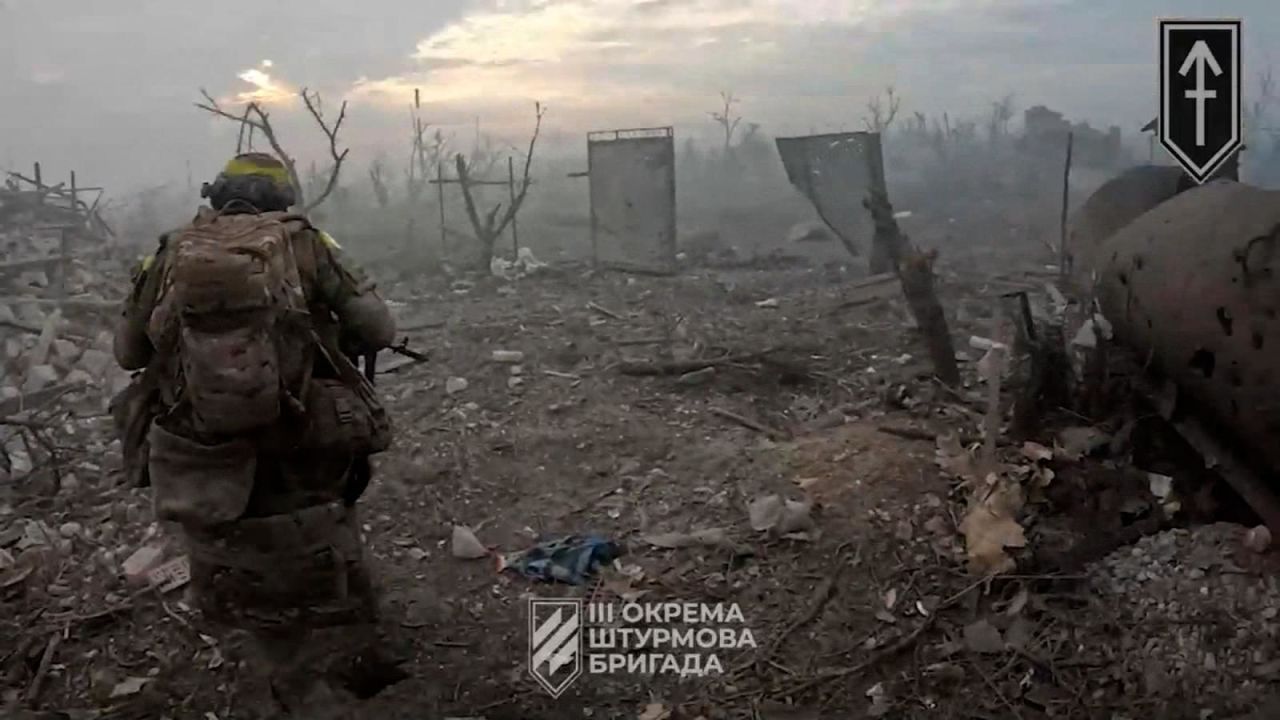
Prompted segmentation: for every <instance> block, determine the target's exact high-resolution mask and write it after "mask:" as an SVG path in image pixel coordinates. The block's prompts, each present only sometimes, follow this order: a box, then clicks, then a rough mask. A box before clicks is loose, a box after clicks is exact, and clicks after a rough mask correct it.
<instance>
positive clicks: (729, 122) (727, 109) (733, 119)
mask: <svg viewBox="0 0 1280 720" xmlns="http://www.w3.org/2000/svg"><path fill="white" fill-rule="evenodd" d="M720 100H721V101H722V102H723V103H724V108H723V109H722V110H719V111H713V112H709V113H707V114H708V115H710V116H711V119H713V120H715V121H716V123H718V124H719V125H720V129H721V130H722V131H723V132H724V152H725V155H728V154H729V152H730V151H731V150H732V149H733V133H734V131H736V130H737V129H738V123H740V122H742V116H741V115H736V116H735V115H733V106H734V104H735V103H737V102H738V98H736V97H734V96H733V91H732V90H725V91H722V92H721V93H720Z"/></svg>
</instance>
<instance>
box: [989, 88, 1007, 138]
mask: <svg viewBox="0 0 1280 720" xmlns="http://www.w3.org/2000/svg"><path fill="white" fill-rule="evenodd" d="M1012 119H1013V96H1012V95H1005V96H1004V97H1003V98H1001V99H1000V100H998V101H996V102H993V103H991V116H990V117H989V118H988V119H987V136H988V138H989V139H990V140H991V142H993V143H994V142H995V141H996V140H998V139H999V138H1003V137H1006V136H1007V135H1008V134H1009V121H1010V120H1012Z"/></svg>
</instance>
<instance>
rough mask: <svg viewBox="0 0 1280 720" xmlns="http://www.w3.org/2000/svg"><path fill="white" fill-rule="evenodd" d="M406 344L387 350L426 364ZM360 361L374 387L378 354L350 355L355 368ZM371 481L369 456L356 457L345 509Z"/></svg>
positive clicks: (403, 340)
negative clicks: (362, 361)
mask: <svg viewBox="0 0 1280 720" xmlns="http://www.w3.org/2000/svg"><path fill="white" fill-rule="evenodd" d="M408 343H409V339H408V338H404V339H402V340H401V341H400V344H399V345H392V346H390V347H388V348H387V350H390V351H391V352H393V353H395V354H397V355H403V356H405V357H408V358H413V359H414V360H417V361H418V362H426V361H427V355H426V354H425V353H420V352H418V351H417V350H410V349H409V347H408ZM361 359H363V360H364V363H363V365H364V366H363V367H362V368H361V369H362V370H363V372H364V377H365V379H366V380H368V381H369V384H370V385H376V384H377V383H376V380H375V379H376V378H377V375H378V353H377V352H376V351H374V352H370V353H364V354H356V353H352V354H351V363H352V364H353V365H355V366H356V367H360V365H361V363H360V362H358V361H359V360H361ZM372 479H373V467H372V466H371V465H370V463H369V456H368V455H361V456H360V457H357V458H356V459H355V460H354V461H353V462H352V465H351V478H350V480H349V482H348V483H347V488H346V492H345V493H343V497H342V499H343V502H345V503H346V505H347V507H351V506H352V505H354V504H355V502H356V500H359V499H360V496H361V495H363V494H364V491H365V490H367V489H368V488H369V482H370V481H371V480H372Z"/></svg>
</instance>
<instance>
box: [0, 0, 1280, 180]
mask: <svg viewBox="0 0 1280 720" xmlns="http://www.w3.org/2000/svg"><path fill="white" fill-rule="evenodd" d="M1184 15H1185V16H1202V17H1211V16H1228V17H1241V18H1243V20H1244V52H1245V72H1246V77H1247V79H1246V85H1245V92H1246V102H1248V100H1249V98H1248V97H1247V96H1248V94H1249V93H1250V91H1251V89H1252V88H1253V86H1254V84H1255V80H1256V76H1257V74H1258V72H1259V71H1260V70H1261V69H1263V68H1264V67H1266V66H1269V64H1270V62H1271V60H1272V58H1271V56H1270V54H1269V52H1268V50H1267V44H1268V40H1269V37H1268V34H1267V33H1268V32H1269V30H1268V28H1275V27H1280V6H1277V5H1276V4H1275V3H1273V2H1268V1H1267V0H1252V1H1246V2H1232V3H1222V2H1207V1H1196V0H1186V1H1178V2H1154V1H1153V0H1135V1H1132V2H1123V3H1121V2H1110V1H1103V0H968V1H965V0H892V1H888V0H886V1H881V2H873V1H871V0H862V1H859V0H843V1H841V0H805V1H803V2H801V1H794V2H786V1H783V0H597V1H589V0H510V1H504V0H431V1H430V2H426V1H424V0H414V1H410V0H366V1H365V2H359V3H351V2H338V1H337V0H307V1H306V2H303V1H301V0H275V1H272V2H266V1H259V2H255V3H248V2H242V1H241V0H224V1H223V2H220V3H196V2H192V1H191V0H127V1H124V2H100V1H99V2H93V1H90V0H62V1H60V2H50V1H48V0H0V53H2V54H0V97H3V98H4V100H3V102H0V138H2V139H0V164H3V166H4V167H7V168H29V167H30V165H31V163H32V162H34V161H40V162H42V163H43V164H44V165H45V167H47V168H48V169H49V172H50V173H53V174H54V175H56V176H62V175H64V174H65V172H66V171H67V170H70V169H76V170H77V171H79V173H80V175H81V177H83V178H86V179H87V181H88V182H94V183H103V184H106V185H108V186H109V187H110V188H111V189H112V190H113V191H114V192H117V193H118V192H124V191H125V190H127V189H129V188H141V187H148V186H156V185H159V184H164V183H166V182H171V181H175V180H178V179H181V178H185V177H186V176H187V174H188V171H189V170H190V172H191V173H192V174H194V176H195V177H196V179H197V180H199V179H204V178H206V177H208V176H209V175H211V174H212V173H213V172H215V171H216V167H217V164H218V162H219V161H220V160H221V159H223V158H225V156H226V155H227V154H228V152H230V150H231V149H233V147H234V135H235V127H234V125H232V124H231V123H227V122H225V121H219V120H216V119H213V118H211V117H210V116H209V115H207V114H205V113H202V112H201V111H199V110H197V109H195V108H194V107H193V106H192V102H193V101H195V100H197V99H199V89H200V88H205V89H207V90H208V91H209V92H210V93H211V94H213V95H215V96H216V97H218V98H220V99H222V100H225V101H226V102H227V103H228V104H234V103H236V102H237V101H242V100H244V99H248V98H254V99H258V100H261V101H263V102H265V103H267V104H270V105H271V106H273V107H274V108H275V109H274V113H275V115H274V117H275V118H277V119H278V122H280V123H281V124H282V126H283V127H291V123H294V122H298V123H299V124H298V125H297V127H299V128H303V127H305V126H304V125H301V124H300V123H301V122H302V121H304V120H305V118H302V117H300V116H299V112H300V110H301V108H300V105H299V103H298V102H297V100H296V91H297V89H298V88H300V87H302V86H307V87H310V88H312V89H316V90H319V91H320V92H321V93H322V94H323V95H324V97H325V106H326V107H328V108H332V107H336V105H337V103H338V101H339V100H340V99H347V100H348V101H349V102H350V109H349V120H348V126H347V130H346V134H345V135H344V140H345V142H346V143H347V144H348V145H350V146H351V148H352V153H353V155H352V157H353V161H354V162H356V163H363V162H366V161H368V159H369V158H370V157H372V156H373V155H375V154H377V153H378V152H380V151H383V152H391V153H394V154H395V156H397V157H398V156H399V155H401V154H403V153H404V152H405V150H404V149H405V148H406V147H407V145H408V124H409V121H408V106H409V104H410V103H411V101H412V96H413V89H414V88H420V89H421V93H422V99H423V103H424V108H423V115H424V117H425V119H426V120H427V121H429V122H430V123H431V124H432V125H434V126H438V127H442V128H444V129H445V131H446V132H454V133H470V132H472V129H473V127H474V125H475V123H477V122H479V123H480V124H481V125H482V126H483V127H484V129H485V130H486V131H488V132H493V133H495V134H497V135H498V136H500V137H509V138H511V139H512V141H513V142H514V141H517V140H518V138H520V137H521V136H522V135H525V134H527V131H528V128H529V126H530V125H531V124H532V114H533V113H532V102H533V100H535V99H537V100H541V101H543V102H544V103H545V104H546V105H547V106H548V107H549V109H550V110H549V113H548V115H547V118H546V128H545V129H546V136H545V137H546V140H547V145H546V146H545V147H546V148H547V152H551V153H565V154H578V155H580V154H583V150H582V145H583V141H582V138H581V135H580V134H581V133H582V132H584V131H586V130H588V129H599V128H609V127H635V126H646V125H666V124H674V125H675V126H676V129H677V137H678V138H684V137H702V136H704V135H706V134H708V133H710V132H713V131H714V128H713V127H712V126H711V123H710V120H709V118H708V117H707V112H708V111H709V110H712V109H713V108H714V107H715V104H716V102H717V94H718V92H719V91H721V90H726V89H728V90H732V91H733V92H734V93H735V94H736V95H737V96H738V97H740V98H741V99H742V103H741V105H740V110H741V113H742V114H743V115H744V116H745V118H746V119H747V120H748V121H751V122H758V123H760V124H761V125H762V129H763V130H765V131H766V132H768V133H770V134H772V135H785V134H788V133H791V134H798V133H807V132H810V131H815V130H816V131H822V130H837V129H860V128H861V127H862V122H861V118H862V116H863V114H864V113H865V104H866V101H867V100H868V99H869V98H870V97H871V96H873V95H875V94H876V93H877V92H878V91H880V90H882V89H883V88H884V87H885V86H886V85H893V86H895V87H896V89H897V92H898V94H899V95H900V96H902V98H903V107H902V110H903V112H904V113H908V114H909V113H910V112H913V111H920V112H923V113H925V114H928V115H932V114H934V113H941V112H943V111H946V112H949V113H950V114H951V115H952V116H964V115H966V114H981V113H984V112H986V111H987V108H989V106H990V103H991V101H993V100H996V99H998V98H1000V97H1003V96H1005V95H1009V94H1012V95H1013V96H1014V97H1015V98H1016V100H1017V104H1018V106H1019V107H1020V108H1021V107H1026V106H1028V105H1031V104H1039V103H1043V104H1046V105H1049V106H1050V107H1052V108H1054V109H1056V110H1059V111H1061V112H1063V113H1065V114H1066V115H1067V116H1068V117H1069V118H1073V119H1087V120H1089V121H1090V122H1092V123H1093V124H1094V125H1095V126H1103V127H1105V126H1107V125H1111V124H1116V125H1119V126H1121V127H1122V128H1123V129H1124V131H1125V133H1126V136H1130V137H1132V136H1136V135H1137V129H1138V128H1139V127H1141V125H1142V124H1143V123H1145V122H1146V121H1147V120H1149V119H1150V118H1151V117H1152V116H1153V115H1154V111H1155V105H1156V100H1155V98H1156V84H1155V82H1156V75H1155V58H1156V53H1155V44H1156V25H1155V19H1156V17H1158V16H1184ZM316 134H317V133H315V132H314V128H308V129H306V130H305V131H303V130H299V132H297V133H293V134H291V135H290V138H291V141H290V143H289V145H290V149H291V151H293V152H294V153H296V154H299V155H304V154H306V153H307V152H309V151H314V150H318V147H317V146H315V143H316V141H317V138H316V137H315V135H316ZM308 143H310V144H311V145H308ZM362 156H363V157H362Z"/></svg>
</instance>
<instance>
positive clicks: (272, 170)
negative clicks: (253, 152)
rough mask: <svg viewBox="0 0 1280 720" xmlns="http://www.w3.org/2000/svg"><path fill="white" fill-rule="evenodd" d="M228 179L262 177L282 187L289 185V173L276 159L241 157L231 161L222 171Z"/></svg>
mask: <svg viewBox="0 0 1280 720" xmlns="http://www.w3.org/2000/svg"><path fill="white" fill-rule="evenodd" d="M222 174H223V175H226V176H227V177H243V176H245V175H262V176H264V177H269V178H271V179H272V180H273V181H275V182H276V183H279V184H280V185H288V184H289V171H288V170H286V169H285V168H284V167H283V165H282V164H280V163H279V161H276V160H275V159H274V158H271V159H270V162H268V160H266V159H263V160H258V159H255V158H253V157H245V156H239V157H234V158H232V159H231V161H230V162H228V163H227V166H226V167H224V168H223V169H222Z"/></svg>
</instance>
